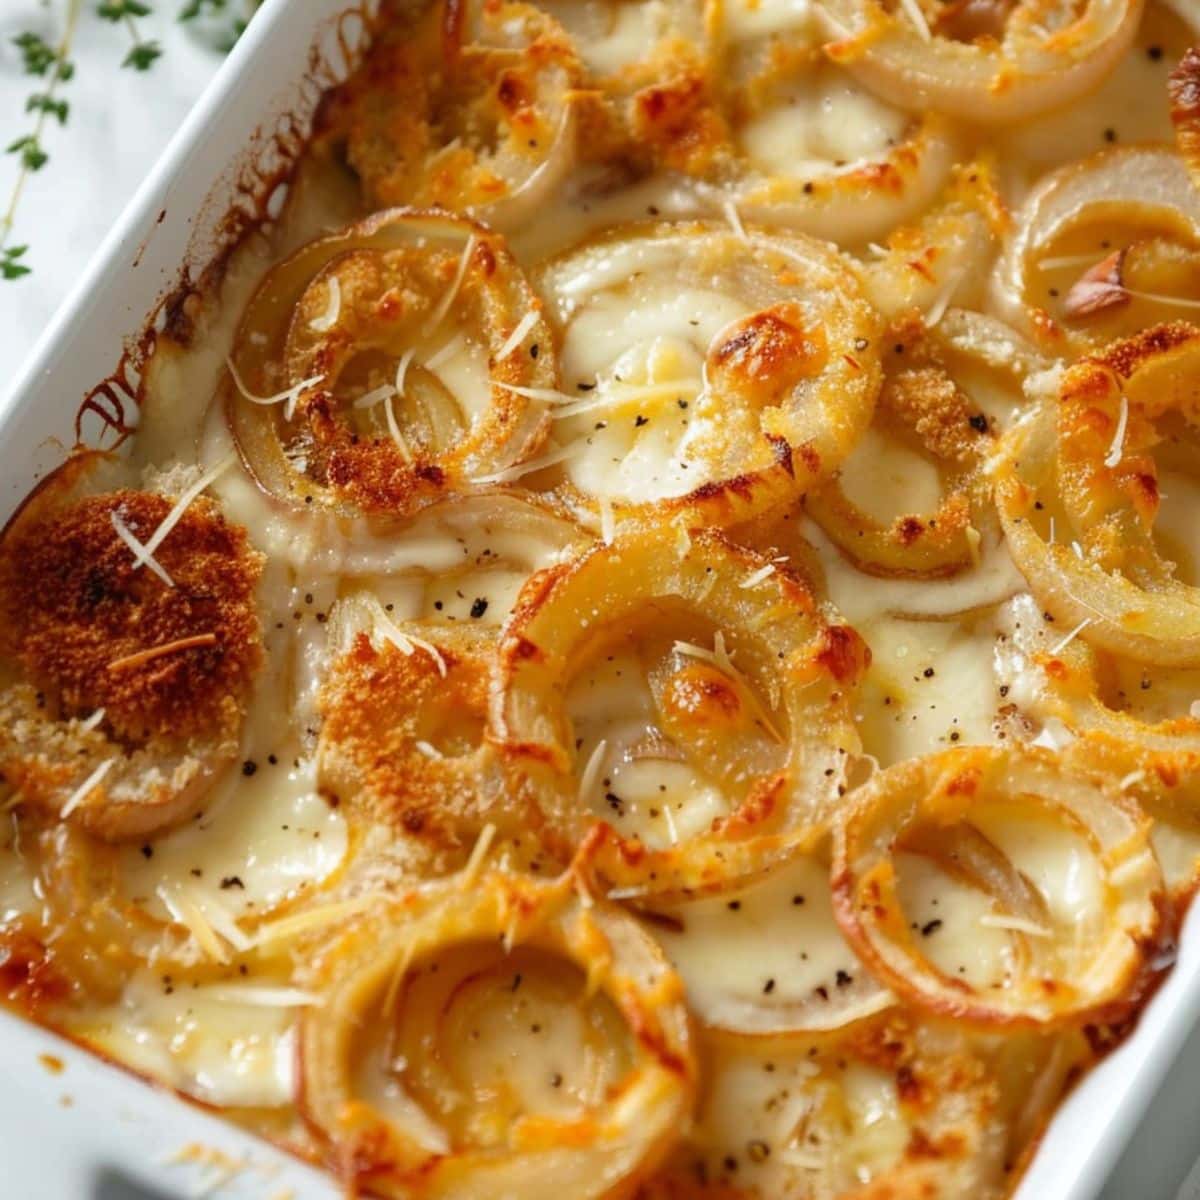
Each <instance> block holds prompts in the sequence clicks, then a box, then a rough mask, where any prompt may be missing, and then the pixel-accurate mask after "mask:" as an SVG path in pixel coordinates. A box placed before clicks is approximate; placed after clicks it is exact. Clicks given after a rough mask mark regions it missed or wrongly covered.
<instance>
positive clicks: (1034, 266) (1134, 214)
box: [995, 146, 1200, 348]
mask: <svg viewBox="0 0 1200 1200" xmlns="http://www.w3.org/2000/svg"><path fill="white" fill-rule="evenodd" d="M1117 223H1119V225H1120V226H1127V227H1135V228H1144V229H1146V230H1150V231H1157V232H1158V233H1160V234H1161V235H1162V236H1164V237H1166V238H1167V239H1169V240H1170V241H1173V242H1175V243H1178V244H1179V245H1182V246H1184V247H1190V248H1192V249H1196V248H1200V193H1197V191H1196V190H1195V189H1194V188H1193V187H1192V185H1191V182H1190V181H1189V179H1188V173H1187V169H1186V168H1185V166H1184V163H1183V161H1182V160H1181V159H1180V157H1179V155H1178V154H1174V153H1172V152H1171V151H1170V150H1169V149H1167V148H1165V147H1161V146H1130V147H1127V148H1120V149H1116V150H1106V151H1103V152H1101V153H1099V154H1095V155H1093V156H1092V157H1090V158H1087V159H1084V160H1082V161H1081V162H1075V163H1071V164H1069V165H1068V166H1065V167H1061V168H1060V169H1059V170H1057V171H1052V172H1051V173H1050V174H1049V175H1047V176H1046V177H1045V179H1043V180H1042V182H1041V183H1039V184H1038V186H1037V187H1036V188H1035V189H1034V190H1033V191H1032V192H1031V193H1030V195H1029V197H1028V198H1027V199H1026V201H1025V203H1024V204H1023V206H1022V208H1021V210H1020V213H1019V214H1018V217H1017V225H1016V229H1015V231H1014V232H1013V233H1012V235H1011V237H1010V238H1009V239H1008V241H1007V243H1006V246H1005V251H1004V256H1003V258H1002V259H1001V261H1000V263H999V264H998V266H997V269H996V278H995V283H996V300H997V302H998V303H999V304H1000V306H1001V308H1002V309H1003V312H1004V315H1005V316H1006V317H1007V318H1008V319H1009V320H1010V321H1012V322H1013V323H1014V324H1016V325H1017V326H1018V327H1019V328H1022V329H1024V330H1026V331H1028V332H1029V333H1031V334H1032V335H1033V336H1035V337H1036V338H1038V339H1039V340H1041V341H1044V342H1046V343H1047V344H1049V345H1050V346H1051V347H1052V348H1059V347H1061V346H1062V345H1063V344H1064V343H1065V344H1066V345H1068V346H1077V345H1090V344H1093V343H1094V342H1095V340H1096V337H1097V335H1100V336H1103V331H1102V330H1098V331H1095V332H1094V331H1093V330H1092V327H1091V325H1089V324H1087V323H1085V322H1081V321H1074V322H1072V323H1071V324H1069V325H1068V324H1065V323H1064V319H1063V315H1062V314H1061V313H1060V314H1059V315H1058V316H1057V317H1056V316H1053V315H1051V313H1049V312H1047V311H1046V308H1045V307H1044V305H1043V304H1042V303H1040V302H1039V301H1038V299H1037V295H1036V289H1037V284H1038V279H1039V275H1040V274H1042V273H1043V272H1045V271H1049V270H1064V269H1065V270H1068V271H1069V272H1070V275H1069V276H1068V278H1078V277H1080V276H1082V275H1083V274H1084V269H1085V267H1087V266H1088V265H1089V260H1090V262H1091V263H1092V264H1099V263H1100V262H1101V260H1102V259H1106V258H1107V257H1108V255H1109V249H1108V247H1110V246H1111V245H1112V239H1113V226H1114V224H1117ZM1089 227H1094V228H1095V229H1096V244H1097V245H1098V246H1099V245H1102V246H1103V247H1105V248H1103V249H1097V250H1096V251H1095V253H1094V257H1092V256H1091V255H1088V254H1081V255H1078V256H1076V255H1073V254H1072V255H1068V256H1067V258H1068V259H1069V260H1071V262H1072V263H1073V265H1069V266H1067V267H1064V268H1058V267H1055V265H1054V264H1055V263H1056V262H1057V260H1058V257H1059V256H1058V255H1057V254H1056V252H1055V250H1054V246H1055V243H1057V242H1059V241H1060V240H1061V239H1064V238H1069V237H1070V236H1071V235H1076V236H1078V234H1080V233H1081V232H1083V231H1085V230H1087V229H1088V228H1089ZM1047 264H1049V266H1048V265H1047ZM1057 290H1059V291H1062V292H1064V293H1065V292H1066V291H1067V289H1065V288H1062V287H1060V288H1058V289H1057ZM1133 298H1134V299H1136V297H1133ZM1187 298H1188V297H1187V296H1186V295H1185V296H1184V299H1187ZM1175 315H1180V316H1185V315H1187V313H1186V312H1185V311H1184V310H1183V309H1180V310H1178V312H1177V313H1176V314H1175Z"/></svg>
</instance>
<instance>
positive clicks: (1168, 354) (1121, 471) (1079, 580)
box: [996, 324, 1200, 666]
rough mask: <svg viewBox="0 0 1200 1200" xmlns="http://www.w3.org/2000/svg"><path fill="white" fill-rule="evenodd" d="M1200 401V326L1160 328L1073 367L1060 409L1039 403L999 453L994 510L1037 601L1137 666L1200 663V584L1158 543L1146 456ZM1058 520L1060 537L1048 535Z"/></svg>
mask: <svg viewBox="0 0 1200 1200" xmlns="http://www.w3.org/2000/svg"><path fill="white" fill-rule="evenodd" d="M1198 401H1200V331H1197V330H1196V329H1194V328H1193V327H1191V326H1188V325H1182V324H1178V325H1164V326H1158V327H1156V328H1155V329H1152V330H1147V331H1146V332H1145V333H1143V334H1141V335H1139V336H1138V337H1137V338H1134V339H1130V340H1127V341H1122V342H1117V343H1114V344H1113V345H1112V346H1110V347H1109V348H1108V349H1107V350H1106V351H1105V352H1104V353H1103V354H1101V355H1098V356H1096V357H1092V358H1085V359H1083V360H1081V361H1080V362H1078V363H1077V364H1076V365H1075V366H1073V367H1071V368H1070V369H1068V370H1067V371H1066V372H1065V373H1064V374H1063V375H1062V378H1061V382H1060V383H1059V386H1058V388H1057V397H1056V400H1055V401H1054V402H1053V404H1054V407H1051V406H1050V405H1049V404H1042V405H1040V406H1039V407H1038V408H1037V409H1036V410H1035V411H1034V412H1033V413H1031V415H1030V417H1029V419H1028V420H1027V421H1025V422H1023V423H1022V424H1021V425H1018V426H1016V427H1014V429H1013V430H1012V431H1010V433H1009V434H1008V435H1006V437H1005V439H1004V440H1003V442H1002V444H1001V448H1000V451H999V453H998V458H997V464H996V476H997V483H996V506H997V510H998V512H999V515H1000V520H1001V522H1002V524H1003V526H1004V532H1005V536H1006V538H1007V539H1008V544H1009V548H1010V550H1011V551H1012V555H1013V558H1014V560H1015V561H1016V563H1017V566H1018V567H1019V568H1020V569H1021V572H1022V573H1023V574H1024V575H1025V577H1026V579H1028V581H1029V584H1030V587H1031V588H1032V589H1033V591H1034V594H1035V595H1036V596H1037V597H1038V600H1039V602H1041V603H1042V604H1043V605H1044V606H1045V607H1047V608H1048V609H1050V610H1051V611H1052V612H1053V613H1054V614H1055V615H1056V616H1057V617H1059V618H1060V619H1061V620H1063V621H1064V622H1067V623H1068V627H1070V626H1072V625H1076V626H1079V627H1080V628H1081V631H1082V633H1083V635H1084V636H1085V637H1086V639H1087V640H1088V641H1091V642H1094V643H1096V644H1097V645H1100V646H1103V647H1104V648H1105V649H1108V650H1111V651H1113V652H1114V653H1117V654H1124V655H1127V656H1129V657H1131V658H1134V659H1137V660H1139V661H1142V662H1148V663H1159V664H1162V665H1175V666H1187V665H1197V664H1200V599H1198V597H1197V591H1196V589H1195V588H1194V587H1189V586H1187V585H1185V584H1184V583H1182V582H1180V581H1179V580H1178V579H1176V578H1175V575H1174V568H1173V566H1172V564H1171V563H1169V562H1167V561H1166V560H1164V559H1163V558H1162V557H1161V555H1160V554H1159V552H1158V550H1157V548H1156V547H1155V545H1154V542H1153V537H1152V523H1153V520H1154V515H1155V513H1156V511H1157V508H1158V502H1159V497H1158V483H1157V475H1156V473H1155V468H1154V461H1153V459H1152V458H1151V457H1150V456H1149V453H1148V451H1149V450H1150V449H1151V448H1152V447H1153V446H1154V444H1155V442H1156V441H1158V440H1159V436H1160V435H1159V433H1158V431H1157V429H1156V426H1155V422H1157V421H1159V420H1161V418H1163V416H1164V415H1166V414H1168V413H1170V412H1176V413H1178V414H1180V415H1181V416H1182V417H1183V418H1184V419H1185V420H1187V421H1190V422H1195V421H1196V420H1197V419H1198V418H1197V406H1198ZM1055 410H1056V411H1055ZM1118 435H1119V436H1118ZM1055 515H1057V516H1058V517H1060V518H1062V519H1063V522H1064V527H1063V538H1062V539H1059V540H1057V541H1051V540H1050V536H1051V535H1050V530H1049V522H1050V519H1051V517H1053V516H1055ZM1073 539H1076V540H1078V542H1079V543H1080V553H1079V554H1075V553H1073V552H1072V549H1071V546H1070V543H1071V541H1072V540H1073Z"/></svg>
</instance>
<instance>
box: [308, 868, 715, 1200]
mask: <svg viewBox="0 0 1200 1200" xmlns="http://www.w3.org/2000/svg"><path fill="white" fill-rule="evenodd" d="M498 942H499V943H501V944H502V945H504V946H505V947H506V948H507V952H509V953H511V952H512V950H513V949H514V948H515V949H516V950H518V951H519V950H522V949H529V950H533V951H539V952H541V953H543V954H546V955H549V956H553V958H554V959H561V960H565V962H566V963H568V964H574V966H575V967H576V968H577V969H578V972H579V973H580V976H581V978H580V982H579V985H578V987H579V989H580V993H581V999H583V1000H589V999H590V998H592V997H596V998H603V999H604V1000H606V1001H607V1002H610V1003H611V1005H612V1006H613V1007H614V1008H615V1010H616V1012H617V1014H618V1015H619V1017H620V1018H621V1019H622V1020H623V1022H624V1024H625V1026H626V1027H627V1029H628V1032H629V1039H628V1041H629V1045H628V1049H627V1051H626V1052H625V1053H626V1054H627V1055H628V1058H629V1063H628V1069H627V1070H626V1071H625V1073H624V1075H623V1076H622V1077H619V1078H618V1079H616V1080H615V1081H614V1083H613V1086H612V1087H611V1088H610V1089H609V1090H608V1093H607V1095H604V1096H602V1097H601V1098H600V1099H599V1100H598V1102H597V1103H596V1104H595V1105H594V1106H589V1108H587V1109H586V1110H585V1111H583V1112H581V1113H580V1114H579V1115H577V1116H576V1117H574V1118H573V1119H572V1118H570V1117H554V1116H549V1115H541V1114H538V1113H525V1114H524V1115H521V1116H519V1117H518V1118H517V1119H515V1120H514V1121H513V1122H512V1124H511V1125H509V1127H508V1128H507V1129H501V1130H499V1131H497V1136H496V1137H495V1139H494V1140H495V1144H494V1145H473V1144H471V1143H470V1142H469V1141H467V1142H466V1144H462V1142H459V1143H458V1144H454V1143H453V1142H451V1140H450V1139H449V1138H448V1137H447V1136H446V1134H445V1132H444V1131H443V1130H441V1129H439V1128H438V1127H437V1126H436V1124H435V1123H431V1122H433V1120H434V1119H433V1118H432V1117H431V1116H430V1115H429V1114H428V1113H426V1112H424V1110H422V1109H420V1108H419V1106H418V1105H417V1104H416V1102H415V1101H414V1102H412V1104H411V1109H410V1111H412V1110H415V1113H416V1114H419V1116H416V1115H414V1119H413V1120H410V1121H408V1122H407V1123H402V1122H401V1121H399V1120H394V1119H389V1117H388V1116H387V1115H385V1113H384V1112H382V1111H380V1109H379V1108H378V1107H376V1106H375V1105H374V1104H373V1103H372V1102H371V1100H370V1099H369V1098H367V1097H365V1096H363V1095H362V1094H361V1092H360V1087H359V1078H358V1077H356V1069H357V1067H358V1064H356V1062H355V1057H356V1050H357V1049H358V1048H359V1047H361V1045H362V1040H361V1039H362V1038H363V1036H364V1032H363V1031H364V1028H365V1029H366V1030H368V1031H369V1030H370V1029H371V1027H372V1025H373V1024H374V1022H375V1021H376V1020H377V1018H378V1017H379V1015H380V1014H381V1013H382V1016H383V1017H384V1018H385V1019H387V1020H390V1021H392V1022H394V1023H395V1025H396V1027H398V1028H401V1029H403V1027H404V1025H405V1024H406V1023H409V1022H414V1021H428V1020H436V1019H437V1018H438V1016H439V1013H438V1012H436V1011H435V1012H430V1011H424V1010H423V1008H422V1009H418V1008H417V1006H416V1005H408V1006H406V1004H405V999H406V989H407V986H408V985H409V982H410V981H411V980H413V979H414V978H415V976H416V974H417V972H419V971H421V970H422V968H424V967H426V966H428V965H432V964H434V963H437V962H438V961H439V958H438V956H439V954H442V955H445V954H446V953H447V952H449V951H453V950H454V949H456V948H457V947H460V946H471V945H475V944H481V945H482V946H484V947H492V946H496V945H497V943H498ZM518 982H519V979H518ZM309 986H311V987H312V988H313V989H314V990H316V991H318V992H319V993H320V995H321V996H322V1001H323V1002H322V1004H321V1005H320V1006H319V1007H315V1008H312V1009H309V1010H307V1011H306V1012H305V1014H304V1018H303V1023H302V1027H301V1037H300V1063H301V1083H300V1094H299V1097H298V1103H299V1104H300V1106H301V1109H302V1111H303V1112H304V1114H305V1117H306V1118H307V1120H308V1122H309V1124H310V1125H311V1126H312V1128H313V1129H314V1130H315V1131H316V1132H317V1133H318V1134H319V1135H320V1136H321V1138H322V1139H323V1140H324V1141H325V1143H326V1146H327V1153H328V1157H329V1159H330V1161H331V1165H333V1166H335V1167H336V1168H337V1169H338V1170H340V1172H341V1173H342V1175H343V1176H344V1177H345V1178H346V1180H347V1182H349V1183H350V1184H351V1185H352V1186H353V1185H360V1186H365V1187H367V1188H368V1189H369V1190H370V1191H372V1192H373V1193H376V1194H379V1195H384V1196H397V1197H399V1196H411V1195H413V1194H414V1190H415V1191H416V1192H417V1193H419V1194H420V1195H422V1196H429V1197H452V1196H453V1197H458V1196H467V1195H469V1196H472V1197H478V1198H479V1200H485V1198H487V1197H491V1198H494V1200H500V1198H502V1197H509V1196H516V1195H519V1196H522V1197H528V1198H530V1200H536V1198H538V1197H546V1198H547V1200H551V1198H556V1197H561V1196H565V1195H569V1196H572V1197H581V1198H582V1197H596V1198H597V1200H599V1198H601V1197H606V1196H610V1195H613V1194H614V1193H615V1192H618V1191H620V1190H621V1189H622V1188H623V1187H628V1186H629V1185H630V1183H631V1182H632V1181H633V1179H635V1178H636V1176H637V1175H638V1174H640V1173H641V1172H643V1171H645V1170H647V1169H650V1168H652V1167H653V1166H654V1165H656V1163H657V1162H658V1161H659V1160H660V1159H661V1158H662V1156H663V1155H664V1154H665V1153H666V1152H667V1150H668V1149H669V1148H670V1145H671V1143H672V1142H673V1141H674V1139H675V1138H676V1136H677V1135H678V1130H679V1127H680V1124H681V1122H683V1121H684V1120H685V1118H686V1114H687V1112H688V1110H689V1107H690V1104H691V1099H692V1093H693V1091H694V1088H695V1081H696V1064H695V1060H694V1052H693V1049H692V1045H691V1035H690V1032H689V1027H688V1015H687V1009H686V1008H685V1007H684V1004H683V1001H682V987H681V985H680V983H679V979H678V977H677V976H676V975H675V974H674V973H673V972H672V971H671V970H670V968H669V967H668V966H667V965H666V963H665V962H664V961H663V959H662V956H661V954H660V953H659V951H658V949H657V947H656V946H655V945H654V943H653V942H652V941H651V940H650V939H649V938H648V937H647V936H646V935H645V934H644V933H643V932H642V931H641V930H640V929H639V928H638V926H637V924H636V922H634V921H633V920H632V919H631V918H630V917H628V916H627V915H625V914H624V913H622V912H621V911H620V910H619V909H614V908H610V907H608V906H607V905H604V904H600V903H594V902H593V903H590V904H586V905H585V904H583V903H581V902H580V900H579V899H578V898H576V896H575V894H574V892H573V890H572V889H571V887H570V885H569V883H559V884H553V885H549V884H538V883H535V882H534V881H533V880H529V879H519V878H515V877H511V876H501V875H489V876H487V877H485V878H482V879H479V880H476V881H474V882H472V883H471V885H470V886H469V887H464V886H462V885H461V882H460V881H450V882H447V883H445V884H442V885H433V886H431V887H427V888H425V889H422V890H419V891H414V892H410V893H409V894H408V895H406V896H404V897H402V898H400V899H397V900H395V901H393V902H391V903H389V904H386V905H383V906H380V907H379V908H378V909H377V910H375V911H374V912H372V913H369V914H367V915H365V916H364V917H362V918H361V919H359V920H357V921H356V922H355V923H354V925H353V927H352V928H350V929H348V930H346V931H345V932H344V933H343V934H342V935H341V936H339V937H337V938H336V939H335V940H334V941H333V942H332V943H331V944H330V945H328V946H327V947H326V948H325V949H324V951H323V952H322V953H320V955H319V956H318V958H317V960H316V962H315V965H314V967H313V969H312V972H311V979H310V981H309ZM510 990H512V989H510ZM518 1001H519V993H517V994H515V995H514V998H513V1003H514V1004H515V1003H516V1002H518ZM593 1002H594V1001H593ZM392 1004H395V1005H396V1008H397V1010H398V1011H397V1012H396V1013H395V1015H393V1014H392V1012H391V1011H390V1009H391V1007H392ZM409 1008H411V1009H412V1011H409ZM364 1022H366V1023H367V1024H366V1025H365V1026H364ZM462 1049H464V1047H462V1046H461V1045H459V1046H453V1047H448V1048H447V1052H448V1053H450V1052H460V1051H461V1050H462ZM613 1052H614V1053H616V1048H613ZM443 1065H444V1066H446V1067H448V1064H443Z"/></svg>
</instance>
